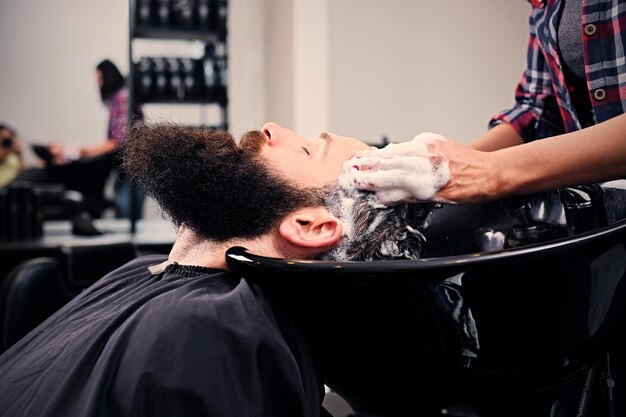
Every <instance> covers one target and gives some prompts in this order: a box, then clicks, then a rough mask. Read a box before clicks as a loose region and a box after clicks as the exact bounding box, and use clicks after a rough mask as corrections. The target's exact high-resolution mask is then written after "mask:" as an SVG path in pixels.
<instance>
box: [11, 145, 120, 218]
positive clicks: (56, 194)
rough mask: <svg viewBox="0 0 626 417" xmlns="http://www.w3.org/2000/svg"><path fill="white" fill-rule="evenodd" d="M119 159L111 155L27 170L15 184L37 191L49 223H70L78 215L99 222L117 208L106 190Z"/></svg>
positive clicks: (19, 176)
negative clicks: (110, 209)
mask: <svg viewBox="0 0 626 417" xmlns="http://www.w3.org/2000/svg"><path fill="white" fill-rule="evenodd" d="M115 158H116V155H115V153H113V152H111V153H109V154H105V155H99V156H95V157H90V158H81V159H79V160H76V161H72V162H70V163H68V164H63V165H49V166H48V167H47V168H45V169H27V170H25V171H23V172H21V173H20V174H19V175H18V177H17V178H16V179H15V180H14V182H15V183H22V184H27V183H28V184H30V185H31V187H33V188H35V189H37V191H38V193H39V194H40V196H41V199H40V202H41V204H42V209H43V212H44V218H45V219H46V220H59V219H69V218H71V217H72V216H73V215H74V214H76V212H77V211H86V212H88V213H89V214H90V215H91V216H92V217H94V218H97V217H100V216H101V215H102V212H103V211H104V210H105V209H108V208H113V207H114V203H113V201H112V200H111V199H110V198H108V197H107V196H106V193H105V186H106V183H107V181H108V180H109V178H110V177H111V175H112V173H113V172H114V170H115V167H116V161H115Z"/></svg>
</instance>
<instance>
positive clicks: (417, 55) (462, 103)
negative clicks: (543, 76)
mask: <svg viewBox="0 0 626 417" xmlns="http://www.w3.org/2000/svg"><path fill="white" fill-rule="evenodd" d="M529 11H530V6H529V5H528V3H527V2H525V1H521V0H515V1H511V0H507V1H503V0H473V1H471V2H468V1H467V0H437V1H426V0H367V1H363V0H339V1H337V0H329V21H330V24H329V27H330V36H329V39H330V59H329V61H330V68H331V70H330V100H329V103H330V126H329V129H330V130H331V131H335V132H338V133H342V134H345V135H350V136H354V137H357V138H362V139H366V140H369V141H371V142H374V143H377V142H379V141H380V139H381V137H382V136H383V135H387V136H389V138H390V139H392V141H405V140H410V139H411V138H412V137H413V136H414V135H415V134H416V133H418V132H423V131H433V132H438V133H442V134H444V135H445V136H447V137H449V138H453V139H457V140H460V141H461V142H465V143H467V142H469V141H470V140H472V139H473V138H476V137H478V136H479V135H481V134H482V133H484V132H485V131H486V128H487V123H488V120H489V119H490V117H491V116H492V115H493V114H495V113H496V112H499V111H500V110H502V109H504V108H507V107H508V106H510V105H511V104H512V103H513V97H514V88H515V85H516V84H517V82H518V81H519V79H520V77H521V75H522V70H523V68H524V63H525V51H526V44H527V40H528V25H527V22H528V13H529Z"/></svg>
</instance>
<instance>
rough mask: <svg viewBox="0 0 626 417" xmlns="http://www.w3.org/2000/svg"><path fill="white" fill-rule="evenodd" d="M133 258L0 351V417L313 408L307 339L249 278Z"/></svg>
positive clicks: (315, 395) (315, 389) (315, 388)
mask: <svg viewBox="0 0 626 417" xmlns="http://www.w3.org/2000/svg"><path fill="white" fill-rule="evenodd" d="M164 260H165V258H164V257H162V256H154V255H152V256H146V257H141V258H138V259H136V260H134V261H132V262H130V263H128V264H127V265H125V266H123V267H121V268H120V269H118V270H116V271H113V272H112V273H110V274H108V275H107V276H105V277H104V278H102V279H101V280H100V281H98V282H97V283H95V284H94V285H93V286H91V287H90V288H88V289H87V290H85V291H84V292H83V293H81V294H80V295H79V296H78V297H76V298H75V299H74V300H72V301H71V302H70V303H69V304H67V305H66V306H65V307H63V308H62V309H61V310H60V311H58V312H57V313H56V314H54V315H53V316H52V317H51V318H49V319H48V320H47V321H45V322H44V323H43V324H42V325H40V326H39V327H37V328H36V329H35V330H33V331H32V332H31V333H29V334H28V335H27V336H25V337H24V338H23V339H22V340H20V341H19V342H18V343H17V344H16V345H14V346H13V347H11V348H10V349H9V350H7V351H6V352H5V353H4V354H3V355H2V356H0V416H3V417H9V416H16V417H18V416H19V417H28V416H38V417H44V416H50V417H52V416H54V417H74V416H75V417H91V416H112V417H113V416H115V417H121V416H150V417H155V416H169V417H172V416H185V417H189V416H212V417H215V416H272V417H275V416H278V417H280V416H290V417H293V416H316V415H319V412H320V404H321V398H322V392H323V391H322V388H323V385H322V384H321V382H320V379H319V378H318V375H317V371H316V368H315V366H314V362H313V360H312V357H311V355H310V354H309V350H308V348H307V345H306V344H305V343H304V341H303V339H301V338H300V337H299V333H298V331H297V329H296V327H295V326H294V325H293V324H292V323H291V322H290V321H289V319H288V317H287V316H286V314H285V313H284V312H282V310H280V308H279V306H278V305H276V304H271V303H270V301H269V299H268V297H267V295H266V294H264V293H263V291H262V290H261V289H260V288H258V287H257V286H255V285H253V284H251V283H249V282H247V281H246V280H245V279H241V278H238V277H236V276H234V275H233V274H231V273H228V272H225V271H221V270H211V269H207V268H202V267H197V266H182V265H177V264H172V265H169V266H167V267H166V268H165V270H164V271H163V272H161V273H156V274H152V273H151V272H150V271H149V270H148V266H151V265H155V264H159V263H161V262H163V261H164Z"/></svg>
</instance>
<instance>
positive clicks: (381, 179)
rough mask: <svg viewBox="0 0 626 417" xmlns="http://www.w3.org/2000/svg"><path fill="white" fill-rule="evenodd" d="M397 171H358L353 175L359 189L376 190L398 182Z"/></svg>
mask: <svg viewBox="0 0 626 417" xmlns="http://www.w3.org/2000/svg"><path fill="white" fill-rule="evenodd" d="M398 175H399V173H398V172H397V171H394V170H391V171H358V172H356V173H354V175H353V181H354V186H355V187H356V188H357V189H359V190H366V191H376V190H379V189H388V188H391V187H395V186H396V184H397V177H398Z"/></svg>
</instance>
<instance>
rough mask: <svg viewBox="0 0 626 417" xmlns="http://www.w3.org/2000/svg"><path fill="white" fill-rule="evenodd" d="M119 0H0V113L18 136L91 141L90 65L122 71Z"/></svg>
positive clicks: (98, 135)
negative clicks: (112, 65)
mask: <svg viewBox="0 0 626 417" xmlns="http://www.w3.org/2000/svg"><path fill="white" fill-rule="evenodd" d="M127 9H128V5H127V2H126V0H108V1H99V0H48V1H39V0H20V1H5V0H3V1H0V56H2V61H1V62H2V63H1V64H0V65H1V67H0V120H1V121H4V122H6V123H9V124H10V125H12V126H13V127H15V128H16V129H17V130H18V132H19V133H20V134H21V137H22V138H23V140H24V141H25V142H27V143H28V142H43V143H47V142H51V141H58V142H66V143H70V144H72V143H84V144H91V143H98V142H99V141H102V140H104V138H105V135H106V129H107V115H106V110H105V109H104V107H103V105H102V103H101V101H100V95H99V91H98V87H97V84H96V75H95V74H96V73H95V67H96V65H97V64H98V62H100V61H101V60H102V59H104V58H110V59H111V60H112V61H113V62H115V63H116V64H117V65H118V66H119V68H120V70H121V71H122V72H126V71H127V70H128V63H127V61H128V56H127V54H128V48H127V39H128V36H127V32H128V29H127V28H128V17H127V16H128V11H127Z"/></svg>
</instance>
